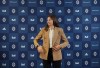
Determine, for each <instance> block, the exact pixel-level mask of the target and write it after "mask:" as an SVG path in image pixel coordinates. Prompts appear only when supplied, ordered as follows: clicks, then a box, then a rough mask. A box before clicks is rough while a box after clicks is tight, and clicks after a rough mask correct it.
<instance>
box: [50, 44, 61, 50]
mask: <svg viewBox="0 0 100 68" xmlns="http://www.w3.org/2000/svg"><path fill="white" fill-rule="evenodd" d="M52 48H53V51H57V50H59V49H61V46H60V45H56V46H53V47H52Z"/></svg>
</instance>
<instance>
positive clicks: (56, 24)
mask: <svg viewBox="0 0 100 68" xmlns="http://www.w3.org/2000/svg"><path fill="white" fill-rule="evenodd" d="M47 17H50V18H51V19H52V20H53V25H54V27H59V25H58V20H57V18H56V16H55V15H54V14H49V15H48V16H47ZM48 28H49V26H48V24H46V26H45V30H46V31H48Z"/></svg>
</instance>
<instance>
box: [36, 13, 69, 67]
mask: <svg viewBox="0 0 100 68" xmlns="http://www.w3.org/2000/svg"><path fill="white" fill-rule="evenodd" d="M40 38H42V39H43V45H42V46H41V45H39V44H38V40H39V39H40ZM61 40H62V41H63V43H61V44H60V41H61ZM34 45H35V47H36V48H37V50H38V52H39V53H40V58H41V59H43V68H51V63H52V66H53V68H61V60H62V53H61V49H63V48H64V47H66V46H67V45H68V40H67V38H66V36H65V34H64V31H63V29H62V28H60V27H59V25H58V21H57V19H56V17H55V15H52V14H51V15H48V17H47V25H46V26H45V27H44V28H42V29H41V31H40V32H39V34H38V35H37V36H36V38H35V39H34Z"/></svg>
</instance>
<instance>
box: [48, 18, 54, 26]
mask: <svg viewBox="0 0 100 68" xmlns="http://www.w3.org/2000/svg"><path fill="white" fill-rule="evenodd" d="M47 24H48V26H53V20H52V19H51V18H50V17H48V18H47Z"/></svg>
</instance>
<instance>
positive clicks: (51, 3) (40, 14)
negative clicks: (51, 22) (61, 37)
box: [0, 0, 100, 68]
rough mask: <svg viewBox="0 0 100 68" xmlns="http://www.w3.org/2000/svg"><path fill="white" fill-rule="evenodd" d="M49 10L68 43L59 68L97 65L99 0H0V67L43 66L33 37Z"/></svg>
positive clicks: (99, 61) (99, 66) (99, 53)
mask: <svg viewBox="0 0 100 68" xmlns="http://www.w3.org/2000/svg"><path fill="white" fill-rule="evenodd" d="M49 13H54V14H55V15H56V16H57V19H58V21H59V24H60V27H62V28H63V29H64V32H65V34H66V36H67V38H68V40H69V43H70V44H69V46H68V47H66V48H64V49H63V50H62V53H63V60H62V68H100V0H0V68H42V67H43V64H42V60H41V59H40V58H39V54H38V52H37V50H36V49H35V48H34V44H33V39H34V37H35V36H36V35H37V34H38V32H39V31H40V29H41V28H42V27H43V26H45V24H46V21H47V19H46V17H47V15H48V14H49ZM39 44H42V41H41V40H40V41H39Z"/></svg>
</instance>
